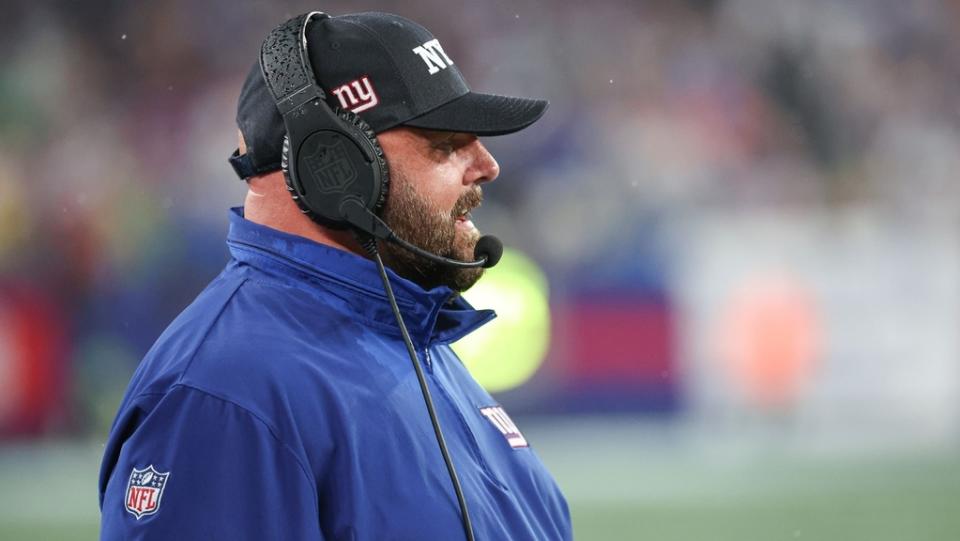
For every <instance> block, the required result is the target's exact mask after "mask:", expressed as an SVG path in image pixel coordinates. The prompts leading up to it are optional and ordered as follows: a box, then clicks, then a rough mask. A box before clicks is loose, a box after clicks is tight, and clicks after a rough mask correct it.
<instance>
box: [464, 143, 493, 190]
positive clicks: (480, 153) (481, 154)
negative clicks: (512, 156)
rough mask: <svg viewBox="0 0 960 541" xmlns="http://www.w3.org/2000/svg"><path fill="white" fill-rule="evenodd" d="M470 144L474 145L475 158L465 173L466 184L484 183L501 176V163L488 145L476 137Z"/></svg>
mask: <svg viewBox="0 0 960 541" xmlns="http://www.w3.org/2000/svg"><path fill="white" fill-rule="evenodd" d="M470 146H471V147H473V148H472V149H471V150H472V154H473V160H472V162H471V163H470V167H469V168H468V169H467V172H466V175H464V179H463V181H464V184H482V183H484V182H490V181H492V180H494V179H495V178H497V177H498V176H500V164H499V163H497V160H496V159H495V158H494V157H493V154H490V151H489V150H487V147H485V146H483V143H481V142H480V140H479V139H474V140H473V142H472V143H470Z"/></svg>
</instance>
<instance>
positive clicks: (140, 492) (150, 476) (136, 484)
mask: <svg viewBox="0 0 960 541" xmlns="http://www.w3.org/2000/svg"><path fill="white" fill-rule="evenodd" d="M169 477H170V472H166V473H160V472H158V471H157V470H155V469H154V468H153V465H152V464H151V465H150V466H147V467H146V468H145V469H142V470H138V469H136V468H134V469H133V472H131V473H130V480H129V481H128V482H127V500H126V503H125V504H124V505H125V506H126V508H127V511H129V512H130V513H131V514H132V515H133V516H135V517H137V520H140V518H141V517H143V516H145V515H152V514H154V513H156V512H157V510H158V509H160V497H161V496H163V488H164V487H165V486H167V479H168V478H169Z"/></svg>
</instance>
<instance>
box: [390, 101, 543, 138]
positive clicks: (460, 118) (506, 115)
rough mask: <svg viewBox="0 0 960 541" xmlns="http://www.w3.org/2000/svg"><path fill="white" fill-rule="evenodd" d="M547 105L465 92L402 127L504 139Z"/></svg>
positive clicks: (541, 111) (526, 124)
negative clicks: (492, 136)
mask: <svg viewBox="0 0 960 541" xmlns="http://www.w3.org/2000/svg"><path fill="white" fill-rule="evenodd" d="M548 105H549V102H547V101H546V100H534V99H530V98H514V97H511V96H498V95H496V94H480V93H477V92H468V93H466V94H464V95H463V96H460V97H459V98H457V99H455V100H453V101H449V102H447V103H445V104H443V105H441V106H440V107H437V108H436V109H433V110H432V111H429V112H427V113H424V114H422V115H420V116H418V117H416V118H413V119H411V120H408V121H406V122H402V124H404V125H406V126H413V127H415V128H426V129H429V130H441V131H458V132H465V133H474V134H477V135H505V134H508V133H513V132H516V131H520V130H522V129H524V128H526V127H527V126H529V125H531V124H533V123H534V122H536V121H537V119H539V118H540V117H541V116H543V113H544V112H545V111H546V110H547V106H548Z"/></svg>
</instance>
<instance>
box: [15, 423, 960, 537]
mask: <svg viewBox="0 0 960 541" xmlns="http://www.w3.org/2000/svg"><path fill="white" fill-rule="evenodd" d="M526 424H527V425H530V428H527V429H526V432H527V435H528V438H529V439H530V440H531V441H532V442H533V445H534V446H535V448H536V449H537V451H538V453H539V454H540V455H541V457H543V459H544V461H545V462H547V464H548V465H549V466H550V468H551V470H552V471H553V472H554V474H555V475H556V477H557V479H558V481H559V482H560V484H561V486H562V487H563V488H564V491H565V492H566V494H567V497H568V499H569V501H570V504H571V511H572V513H573V518H574V527H575V530H576V536H577V539H583V540H594V539H603V540H606V539H610V540H633V539H637V540H656V541H681V540H682V541H690V540H711V541H722V540H730V541H754V540H756V541H773V540H796V539H807V540H810V539H815V540H843V541H857V540H863V541H887V540H890V541H893V540H898V541H899V540H904V541H907V540H909V541H926V540H944V541H954V540H960V454H958V453H955V452H952V451H947V450H943V449H942V448H941V450H939V451H930V450H927V451H920V450H917V449H901V450H900V451H892V450H889V451H886V452H884V453H877V452H876V451H872V452H867V451H865V450H862V449H861V450H858V451H855V452H854V451H851V450H846V451H844V452H836V451H834V452H822V451H820V452H816V453H814V452H810V451H807V452H799V451H797V450H795V449H791V448H789V447H788V446H786V445H783V444H778V443H776V442H777V441H779V440H774V443H773V444H771V443H770V442H769V441H766V442H765V443H764V444H762V445H761V444H760V443H759V442H756V441H753V442H751V441H743V440H741V439H730V440H729V441H728V442H727V443H726V444H719V443H716V442H713V441H711V440H710V439H709V438H702V437H700V438H692V437H677V436H676V435H675V434H670V433H664V432H662V431H655V430H644V429H641V428H636V427H629V426H628V427H613V426H608V425H598V426H593V425H591V426H585V425H578V424H571V423H568V424H566V425H564V426H562V427H557V426H550V425H538V424H536V423H532V422H528V423H526ZM521 426H524V424H521ZM704 441H711V442H710V443H703V442H704ZM99 456H100V446H99V445H97V444H78V443H66V444H65V443H53V442H51V443H46V444H42V445H35V444H31V445H22V444H18V445H7V446H5V447H0V539H2V540H8V539H9V540H20V539H43V540H75V539H95V538H96V536H97V520H98V515H97V506H96V472H97V466H98V461H99Z"/></svg>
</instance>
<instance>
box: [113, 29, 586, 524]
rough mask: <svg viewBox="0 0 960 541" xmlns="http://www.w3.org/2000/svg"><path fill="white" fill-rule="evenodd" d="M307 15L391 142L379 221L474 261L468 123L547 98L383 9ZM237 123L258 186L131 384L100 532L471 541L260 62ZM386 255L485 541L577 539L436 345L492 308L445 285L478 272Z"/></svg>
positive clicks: (523, 447) (358, 270) (484, 131)
mask: <svg viewBox="0 0 960 541" xmlns="http://www.w3.org/2000/svg"><path fill="white" fill-rule="evenodd" d="M306 28H307V30H306V31H305V36H306V42H307V50H308V51H309V61H310V65H311V66H312V69H313V73H314V74H315V76H316V79H317V80H318V81H319V84H320V85H321V86H322V87H323V89H324V91H325V94H326V96H327V101H328V103H329V104H330V105H334V106H340V107H344V108H346V109H350V110H353V111H355V112H357V113H358V114H359V115H360V117H361V118H363V120H365V121H366V122H367V123H368V124H369V125H370V127H371V128H372V129H373V131H375V132H376V134H377V135H376V139H377V141H378V142H379V143H380V145H381V146H382V148H383V153H384V155H385V158H386V161H387V164H388V166H389V174H390V183H389V193H388V196H387V198H386V204H385V206H384V207H383V209H382V210H381V211H380V216H381V217H382V218H383V219H384V221H385V222H386V223H387V225H389V226H390V227H391V228H392V229H393V230H394V231H395V232H396V233H397V234H398V235H399V236H400V237H402V238H405V239H406V240H407V241H409V242H411V243H413V244H415V245H417V246H419V247H420V248H423V249H425V250H427V251H430V252H433V253H436V254H438V255H441V256H444V257H450V258H455V259H460V260H465V261H468V260H473V251H474V245H475V244H476V242H477V239H478V237H479V234H478V232H477V230H476V228H475V227H474V225H473V223H472V221H471V220H470V215H469V211H470V210H471V209H472V208H474V207H476V206H477V205H479V204H480V199H481V195H482V186H483V184H485V183H487V182H490V181H492V180H494V179H495V178H496V177H497V175H498V174H499V166H498V165H497V162H496V161H495V160H494V158H493V156H491V155H490V153H489V152H488V151H487V149H486V148H485V147H484V145H483V144H482V143H481V141H480V140H479V139H478V135H497V134H505V133H511V132H514V131H517V130H520V129H522V128H524V127H526V126H529V125H530V124H532V123H533V122H534V121H536V120H537V119H538V118H539V117H540V116H541V115H542V114H543V112H544V110H545V109H546V102H544V101H540V100H527V99H521V98H506V97H499V96H488V95H482V94H477V93H473V92H470V91H469V89H468V88H467V86H466V83H465V82H464V80H463V77H462V76H461V74H460V72H459V71H458V69H457V67H456V65H455V64H454V62H453V60H452V59H451V58H450V56H449V54H448V53H447V52H445V51H444V50H443V49H442V46H441V45H440V43H439V41H437V40H436V39H435V38H434V37H433V36H432V35H431V34H430V33H429V32H428V31H427V30H426V29H424V28H423V27H421V26H419V25H417V24H416V23H414V22H412V21H409V20H407V19H404V18H401V17H398V16H395V15H388V14H382V13H363V14H356V15H348V16H341V17H332V18H326V19H322V20H318V21H317V22H314V23H312V24H311V25H310V26H308V27H306ZM355 84H356V86H354V85H355ZM348 89H353V90H355V91H354V92H352V95H351V93H350V92H348ZM237 118H238V123H239V125H240V132H241V148H240V149H238V152H237V153H235V157H234V158H233V160H232V161H233V162H234V165H235V168H237V170H238V172H240V173H241V176H243V177H245V178H246V179H247V181H248V184H249V192H248V194H247V197H246V201H245V206H244V207H243V208H240V209H233V210H232V211H231V215H230V222H231V224H230V233H229V236H228V240H227V244H228V246H229V248H230V252H231V256H232V257H231V260H230V262H229V263H228V265H227V267H226V269H224V271H223V272H222V273H221V274H220V276H218V277H217V278H216V279H215V280H214V281H213V282H212V283H211V284H210V285H209V286H208V287H207V288H206V289H205V290H204V291H203V292H202V293H201V294H200V296H199V297H198V298H197V299H196V300H195V301H194V303H193V304H191V305H190V306H189V307H188V308H187V309H186V310H185V311H184V312H183V313H182V314H181V315H180V316H179V317H178V318H177V319H176V320H175V321H174V322H173V323H172V324H171V326H170V327H169V328H168V329H167V330H166V331H165V332H164V333H163V335H162V336H161V337H160V338H159V340H158V341H157V343H156V344H155V345H154V347H153V348H151V350H150V352H148V354H147V356H146V358H145V359H144V360H143V362H142V363H141V365H140V367H139V368H138V370H137V372H136V374H135V375H134V377H133V380H132V381H131V383H130V387H129V388H128V390H127V393H126V396H125V397H124V399H123V402H122V404H121V406H120V411H119V413H118V414H117V418H116V420H115V422H114V425H113V428H112V430H111V434H110V437H109V441H108V443H107V446H106V449H105V452H104V458H103V463H102V467H101V472H100V507H101V514H102V528H101V537H102V538H103V539H178V540H183V539H314V540H318V539H327V540H331V539H350V540H367V539H369V540H381V539H440V540H448V539H462V538H463V537H464V535H465V527H464V523H463V517H462V515H461V512H460V508H459V506H458V500H457V496H456V494H455V492H454V490H453V488H452V484H451V478H450V475H449V472H448V469H447V467H446V466H445V462H444V459H443V457H442V455H441V452H440V450H439V447H438V445H437V440H436V438H435V436H434V432H433V428H432V425H431V420H430V418H429V417H428V415H427V411H426V408H425V407H424V398H423V396H422V395H421V391H420V388H419V386H418V380H417V377H416V375H415V373H414V369H413V365H412V364H411V360H410V358H409V357H408V356H407V350H406V348H405V345H404V341H403V339H402V336H401V332H400V330H399V327H398V323H397V321H396V320H395V319H394V315H393V313H392V312H391V307H390V304H388V302H387V297H386V295H385V293H384V289H383V285H382V283H381V281H380V277H379V274H378V270H377V267H376V265H375V264H374V262H373V261H371V260H370V259H369V255H368V254H367V252H366V251H365V250H364V249H363V248H361V246H360V244H359V243H358V241H357V240H356V237H355V234H354V232H353V231H350V230H349V229H347V230H338V229H332V228H328V227H325V226H324V225H321V224H320V223H319V222H317V221H314V220H311V219H310V218H308V217H307V216H306V215H305V214H303V213H302V212H301V211H300V209H299V208H298V206H297V204H296V203H295V202H294V200H293V199H292V198H291V196H290V193H289V192H288V190H287V186H286V182H285V178H284V174H283V173H282V172H281V171H279V170H278V169H279V168H280V162H281V157H282V150H281V149H282V145H283V138H284V134H285V125H284V121H283V119H282V118H281V116H280V114H279V112H278V108H277V102H275V101H274V98H273V97H271V95H270V94H269V92H268V89H267V85H265V82H264V77H263V75H262V73H261V69H260V66H254V69H253V70H251V72H250V75H249V76H248V78H247V81H246V83H245V84H244V87H243V89H242V91H241V96H240V102H239V108H238V115H237ZM380 249H381V253H382V254H383V258H384V260H385V261H386V262H387V265H388V266H389V267H390V270H389V271H388V274H389V276H390V281H391V283H392V286H393V290H394V292H395V294H396V297H397V303H398V306H399V309H400V312H401V313H402V315H403V318H404V320H405V322H406V326H407V328H408V329H409V334H410V338H411V342H412V344H413V346H414V349H415V353H416V355H417V361H418V362H419V363H420V366H422V368H423V371H424V372H425V379H426V381H427V385H428V387H429V390H430V391H431V393H432V394H433V396H434V397H435V398H436V400H435V406H436V415H437V418H438V421H439V424H440V425H441V426H442V428H443V431H444V434H445V436H446V441H447V446H448V447H449V454H450V457H451V461H452V463H453V465H454V466H455V468H456V472H457V475H458V476H459V480H460V483H461V484H462V487H463V494H464V497H465V501H466V504H467V508H468V509H469V516H470V518H471V520H472V531H473V532H474V533H475V536H476V538H477V539H537V540H542V539H551V540H552V539H569V538H570V537H571V530H570V519H569V512H568V509H567V505H566V502H565V501H564V499H563V496H562V495H561V493H560V491H559V489H558V487H557V486H556V484H555V482H554V481H553V479H552V478H551V477H550V475H549V474H548V473H547V472H546V470H545V468H544V467H543V465H542V463H541V462H540V460H539V459H538V458H537V456H536V455H535V454H534V453H533V451H532V450H531V449H530V447H529V446H528V445H527V443H526V440H525V439H524V438H523V436H522V434H520V431H519V430H518V429H517V428H516V426H515V425H514V424H513V423H512V421H510V419H509V417H508V416H507V414H506V412H504V411H503V409H502V408H501V407H499V405H498V404H497V403H496V402H495V401H494V399H493V398H491V397H490V395H489V394H487V393H486V392H485V391H484V390H483V389H481V388H480V387H479V386H478V385H477V383H476V382H475V381H474V380H473V379H472V378H471V377H470V375H469V374H468V373H467V371H466V369H465V368H464V366H463V365H462V364H461V362H460V361H459V359H457V357H456V355H455V354H454V353H453V352H452V350H451V349H450V347H449V344H450V343H452V342H454V341H456V340H458V339H459V338H461V337H463V336H464V335H466V334H467V333H469V332H471V331H472V330H474V329H476V328H477V327H479V326H480V325H482V324H483V323H485V322H486V321H488V320H490V319H491V318H492V317H493V314H492V312H491V311H489V310H479V311H478V310H474V309H473V308H472V307H470V306H469V305H468V304H467V303H466V302H465V301H464V300H463V299H462V298H460V297H459V295H457V294H456V293H457V292H460V291H463V290H465V289H467V288H469V287H470V286H471V285H472V284H473V283H474V282H476V280H477V279H479V278H480V272H481V271H479V270H476V269H453V268H449V267H447V266H443V265H438V264H435V263H432V262H430V261H428V260H426V259H424V258H422V257H419V256H416V255H413V254H411V253H408V252H406V251H405V250H403V249H400V248H398V247H395V246H393V245H391V244H381V246H380Z"/></svg>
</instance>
